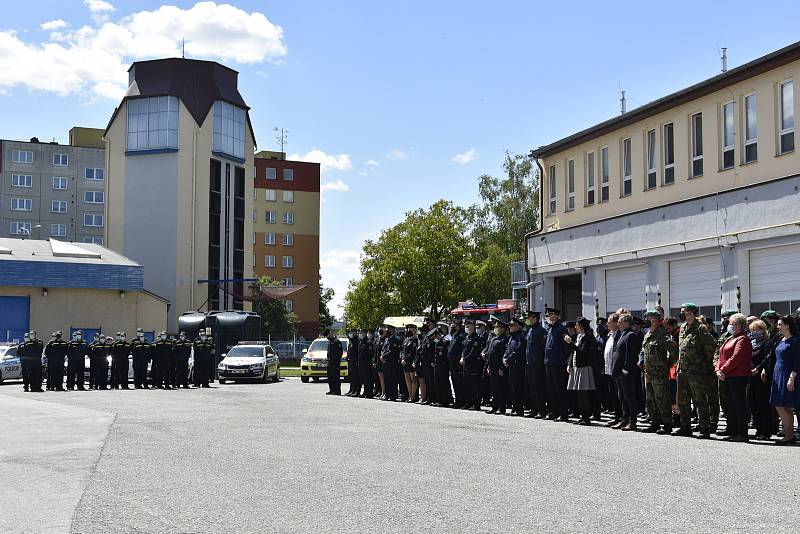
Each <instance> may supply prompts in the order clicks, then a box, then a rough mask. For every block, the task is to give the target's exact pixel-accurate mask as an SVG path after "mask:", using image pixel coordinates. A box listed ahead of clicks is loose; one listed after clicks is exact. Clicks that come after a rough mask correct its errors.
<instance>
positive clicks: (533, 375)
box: [525, 310, 547, 419]
mask: <svg viewBox="0 0 800 534" xmlns="http://www.w3.org/2000/svg"><path fill="white" fill-rule="evenodd" d="M539 318H540V313H539V312H537V311H533V310H529V311H528V316H527V323H528V333H527V334H526V342H525V379H526V381H527V385H528V408H529V409H530V413H529V414H528V415H527V417H535V418H537V419H541V418H543V417H547V389H546V387H545V372H544V347H545V345H546V344H547V331H546V330H545V329H544V327H542V325H541V322H540V321H539Z"/></svg>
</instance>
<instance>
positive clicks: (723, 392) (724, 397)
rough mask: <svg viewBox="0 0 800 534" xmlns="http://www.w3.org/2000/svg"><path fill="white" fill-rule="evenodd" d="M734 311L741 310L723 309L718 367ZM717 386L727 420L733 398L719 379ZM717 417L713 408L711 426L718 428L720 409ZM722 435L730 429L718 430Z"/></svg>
mask: <svg viewBox="0 0 800 534" xmlns="http://www.w3.org/2000/svg"><path fill="white" fill-rule="evenodd" d="M734 313H739V310H723V311H722V331H721V332H720V334H719V337H718V338H717V349H716V350H715V351H714V368H715V369H716V367H717V362H718V361H719V349H720V348H722V345H724V344H725V342H726V341H728V338H730V337H731V335H730V334H729V333H728V320H729V319H730V318H731V316H732V315H733V314H734ZM717 388H718V390H719V397H718V398H719V406H720V408H722V413H723V414H725V420H726V421H727V420H728V414H729V413H731V409H732V407H731V400H730V398H729V397H728V390H727V389H725V388H724V387H721V384H720V383H719V380H717ZM716 413H717V417H716V419H715V418H714V417H713V414H714V411H713V410H712V412H711V414H712V418H711V428H712V430H713V429H716V427H717V424H718V423H719V410H717V412H716ZM717 434H719V435H720V436H727V435H729V432H728V429H727V428H726V429H725V431H723V432H717Z"/></svg>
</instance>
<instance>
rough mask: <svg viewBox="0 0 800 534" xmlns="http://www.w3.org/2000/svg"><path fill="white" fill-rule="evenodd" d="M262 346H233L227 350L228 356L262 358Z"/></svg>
mask: <svg viewBox="0 0 800 534" xmlns="http://www.w3.org/2000/svg"><path fill="white" fill-rule="evenodd" d="M263 356H264V348H263V347H233V348H232V349H231V350H229V351H228V358H262V357H263Z"/></svg>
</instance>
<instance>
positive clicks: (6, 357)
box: [0, 345, 22, 382]
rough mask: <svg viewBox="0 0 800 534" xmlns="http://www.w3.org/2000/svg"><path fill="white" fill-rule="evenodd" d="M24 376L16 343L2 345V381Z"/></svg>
mask: <svg viewBox="0 0 800 534" xmlns="http://www.w3.org/2000/svg"><path fill="white" fill-rule="evenodd" d="M20 378H22V365H21V364H20V361H19V356H17V347H16V346H15V345H0V382H2V381H3V380H14V379H20Z"/></svg>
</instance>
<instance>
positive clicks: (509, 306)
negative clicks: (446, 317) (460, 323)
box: [450, 299, 516, 323]
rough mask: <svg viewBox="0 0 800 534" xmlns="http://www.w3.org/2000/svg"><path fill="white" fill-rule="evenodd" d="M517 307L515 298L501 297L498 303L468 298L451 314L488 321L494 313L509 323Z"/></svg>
mask: <svg viewBox="0 0 800 534" xmlns="http://www.w3.org/2000/svg"><path fill="white" fill-rule="evenodd" d="M515 308H516V304H515V302H514V299H501V300H498V301H497V303H496V304H475V303H474V302H472V301H471V300H468V301H466V302H459V303H458V308H455V309H454V310H452V311H451V312H450V315H452V316H453V317H456V316H458V317H461V318H462V319H466V318H467V317H469V318H471V319H480V320H481V321H486V320H488V319H489V316H491V315H494V316H495V317H497V318H498V319H500V320H501V321H503V322H505V323H507V322H508V321H509V320H511V317H512V316H513V314H514V310H515Z"/></svg>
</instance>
